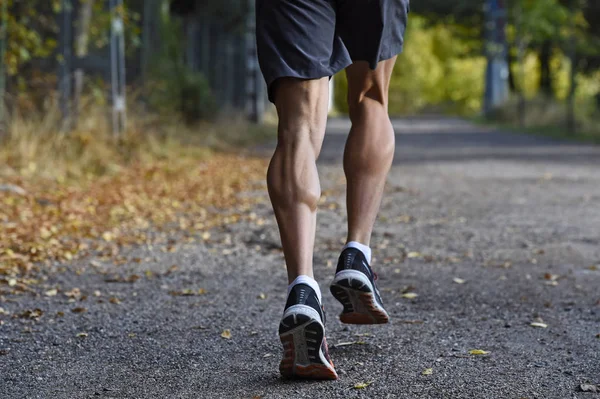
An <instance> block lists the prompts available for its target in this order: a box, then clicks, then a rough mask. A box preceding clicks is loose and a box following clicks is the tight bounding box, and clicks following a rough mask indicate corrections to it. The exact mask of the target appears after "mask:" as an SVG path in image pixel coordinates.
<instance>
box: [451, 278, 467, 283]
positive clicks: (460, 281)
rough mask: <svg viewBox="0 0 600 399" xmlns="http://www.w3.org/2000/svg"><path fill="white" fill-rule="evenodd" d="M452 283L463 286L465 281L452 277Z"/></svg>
mask: <svg viewBox="0 0 600 399" xmlns="http://www.w3.org/2000/svg"><path fill="white" fill-rule="evenodd" d="M452 281H454V282H455V283H456V284H464V283H466V280H463V279H462V278H458V277H454V278H453V279H452Z"/></svg>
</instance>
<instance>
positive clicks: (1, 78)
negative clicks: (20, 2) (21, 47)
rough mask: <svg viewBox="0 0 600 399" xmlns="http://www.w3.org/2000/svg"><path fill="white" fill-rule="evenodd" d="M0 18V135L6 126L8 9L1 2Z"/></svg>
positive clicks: (4, 2)
mask: <svg viewBox="0 0 600 399" xmlns="http://www.w3.org/2000/svg"><path fill="white" fill-rule="evenodd" d="M0 12H2V18H1V19H0V135H1V134H2V132H3V131H4V129H5V125H6V110H5V104H4V101H5V100H4V98H5V96H4V94H5V93H6V68H5V67H4V65H5V54H6V25H7V23H8V7H7V6H6V1H3V2H2V9H1V10H0Z"/></svg>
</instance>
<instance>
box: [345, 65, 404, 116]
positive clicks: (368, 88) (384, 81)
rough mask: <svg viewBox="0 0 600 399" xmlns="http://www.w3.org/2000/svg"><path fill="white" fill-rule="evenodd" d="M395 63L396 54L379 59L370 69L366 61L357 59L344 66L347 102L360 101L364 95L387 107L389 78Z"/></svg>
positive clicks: (352, 103)
mask: <svg viewBox="0 0 600 399" xmlns="http://www.w3.org/2000/svg"><path fill="white" fill-rule="evenodd" d="M395 63H396V56H393V57H392V58H390V59H387V60H383V61H380V62H379V63H378V64H377V66H376V67H375V69H371V67H370V66H369V64H368V63H367V62H366V61H357V62H355V63H353V64H352V65H350V66H349V67H347V68H346V77H347V79H348V104H349V105H350V108H351V109H352V106H353V105H356V104H358V103H359V102H361V101H362V100H363V99H364V97H368V98H370V99H372V100H375V101H377V102H379V103H381V104H384V105H385V106H386V107H387V104H388V90H389V87H390V79H391V77H392V72H393V70H394V64H395Z"/></svg>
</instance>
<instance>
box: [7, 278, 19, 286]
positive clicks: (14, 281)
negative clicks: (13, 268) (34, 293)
mask: <svg viewBox="0 0 600 399" xmlns="http://www.w3.org/2000/svg"><path fill="white" fill-rule="evenodd" d="M15 285H17V279H16V278H9V279H8V286H9V287H14V286H15Z"/></svg>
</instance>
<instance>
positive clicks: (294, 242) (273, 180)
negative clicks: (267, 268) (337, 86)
mask: <svg viewBox="0 0 600 399" xmlns="http://www.w3.org/2000/svg"><path fill="white" fill-rule="evenodd" d="M275 94H276V95H275V106H276V108H277V113H278V115H279V128H278V138H277V149H276V150H275V154H274V155H273V158H272V159H271V163H270V165H269V170H268V173H267V183H268V188H269V196H270V198H271V203H272V204H273V209H274V211H275V217H276V219H277V223H278V225H279V233H280V235H281V244H282V246H283V253H284V256H285V262H286V265H287V271H288V280H289V282H290V283H291V282H292V281H294V279H296V277H298V276H300V275H306V276H310V277H313V265H312V258H313V246H314V241H315V229H316V218H317V204H318V202H319V197H320V196H321V187H320V183H319V175H318V173H317V165H316V160H317V157H318V156H319V152H320V151H321V145H322V143H323V137H324V135H325V125H326V123H327V112H328V100H329V84H328V79H327V78H323V79H318V80H299V79H293V78H283V79H280V81H279V82H277V87H276V93H275Z"/></svg>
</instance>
